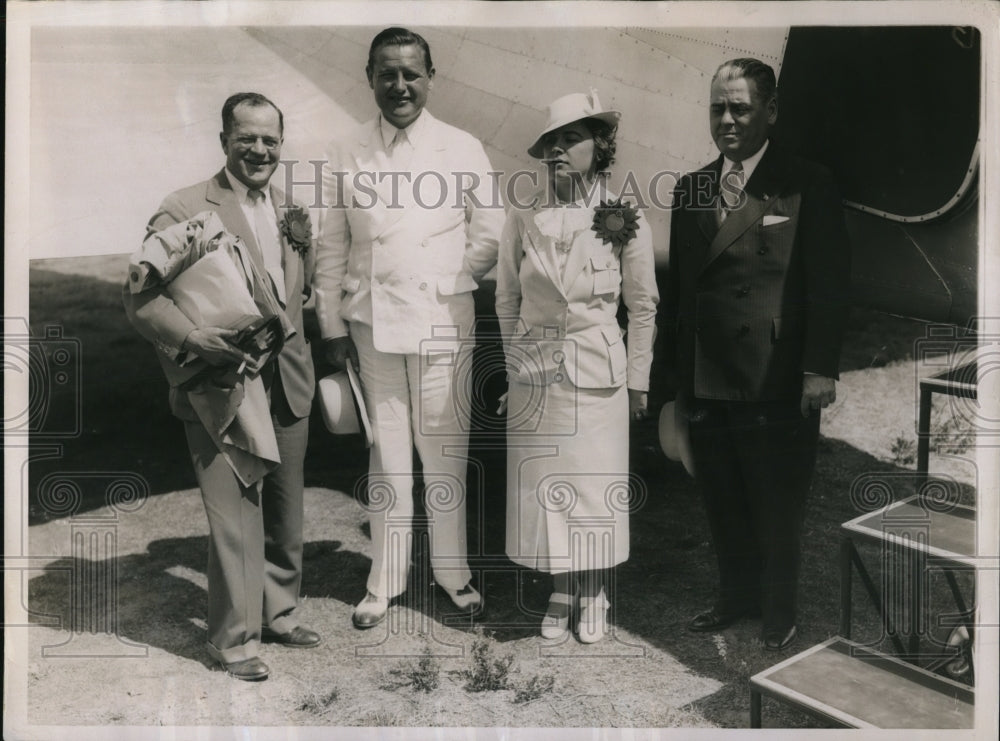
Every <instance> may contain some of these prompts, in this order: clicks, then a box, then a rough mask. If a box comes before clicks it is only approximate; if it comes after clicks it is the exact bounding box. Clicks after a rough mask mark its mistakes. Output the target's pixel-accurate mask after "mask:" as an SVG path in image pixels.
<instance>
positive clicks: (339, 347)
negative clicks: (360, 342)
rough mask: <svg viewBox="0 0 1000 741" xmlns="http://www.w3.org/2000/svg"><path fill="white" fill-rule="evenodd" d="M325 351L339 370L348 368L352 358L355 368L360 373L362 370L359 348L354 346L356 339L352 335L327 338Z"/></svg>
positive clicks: (328, 358) (329, 359) (327, 357)
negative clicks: (348, 362) (359, 360)
mask: <svg viewBox="0 0 1000 741" xmlns="http://www.w3.org/2000/svg"><path fill="white" fill-rule="evenodd" d="M323 351H324V354H325V355H326V359H327V360H328V361H330V362H331V363H332V364H333V365H334V367H335V368H337V369H338V370H347V361H348V360H350V361H351V365H352V366H354V370H355V371H357V372H358V373H360V372H361V364H360V363H359V362H358V349H357V348H356V347H354V340H352V339H351V338H350V337H334V338H332V339H329V340H326V343H325V346H324V348H323Z"/></svg>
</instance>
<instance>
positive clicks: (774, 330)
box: [771, 314, 802, 342]
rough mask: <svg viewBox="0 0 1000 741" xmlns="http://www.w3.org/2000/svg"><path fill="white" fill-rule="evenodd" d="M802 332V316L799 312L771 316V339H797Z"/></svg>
mask: <svg viewBox="0 0 1000 741" xmlns="http://www.w3.org/2000/svg"><path fill="white" fill-rule="evenodd" d="M801 334H802V317H800V316H798V315H797V314H783V315H782V316H776V317H772V318H771V339H772V341H774V342H778V341H779V340H788V339H795V338H797V337H799V336H801Z"/></svg>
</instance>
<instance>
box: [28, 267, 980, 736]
mask: <svg viewBox="0 0 1000 741" xmlns="http://www.w3.org/2000/svg"><path fill="white" fill-rule="evenodd" d="M30 288H31V293H30V312H31V314H30V315H31V330H32V336H33V338H34V340H33V341H34V342H36V343H38V342H40V343H45V342H49V343H50V349H49V350H46V351H43V353H42V355H41V356H39V357H41V358H43V362H47V363H49V365H51V359H52V351H51V343H52V342H53V341H54V339H53V338H54V337H55V333H53V332H52V331H51V330H49V329H48V328H50V327H56V328H58V330H59V333H60V334H61V336H60V337H59V338H58V339H59V341H60V342H62V343H63V345H62V346H65V347H67V348H68V349H69V350H70V351H72V352H75V353H78V358H79V362H78V364H76V365H75V366H74V367H78V368H79V377H78V378H79V380H78V383H75V384H72V383H71V384H68V385H63V386H58V385H53V384H52V383H36V385H35V386H34V387H33V388H32V392H33V397H37V398H38V399H42V400H44V402H45V404H44V406H45V409H46V415H47V416H45V418H44V419H43V420H42V423H41V424H40V426H39V428H38V429H40V434H37V435H35V436H34V437H33V438H32V440H31V452H32V455H33V456H35V458H34V459H33V460H32V462H31V465H30V468H29V472H28V486H27V492H26V497H25V498H26V500H27V508H28V512H27V515H28V522H29V523H30V524H38V523H43V522H46V521H50V520H55V519H60V518H66V517H67V516H69V515H75V514H80V513H84V512H89V511H92V510H95V509H97V508H100V507H103V506H105V505H107V504H108V503H109V496H111V492H110V491H109V484H108V482H109V480H111V478H114V476H119V478H120V476H121V474H123V473H125V474H131V475H133V476H134V477H136V478H137V479H139V480H141V481H142V482H144V485H145V486H146V487H147V488H148V494H149V495H151V496H156V495H159V494H163V493H167V492H174V491H178V490H182V489H191V488H194V487H195V486H196V484H195V481H194V476H193V474H192V472H191V469H190V464H189V462H188V460H187V455H186V447H185V443H184V439H183V431H182V428H181V425H180V423H179V422H177V421H176V420H174V419H173V418H172V417H171V416H170V414H169V411H168V409H167V401H166V396H167V387H166V383H165V381H164V380H163V377H162V374H161V372H160V369H159V366H158V364H157V362H156V359H155V357H154V355H153V352H152V349H151V348H150V347H149V345H148V344H147V343H146V342H145V341H144V340H142V339H141V338H140V337H139V336H138V335H137V334H136V333H135V332H134V331H133V330H132V328H131V327H130V326H129V324H128V322H127V320H126V319H125V316H124V312H123V311H122V308H121V301H120V294H119V291H120V289H119V285H118V283H117V282H109V281H103V280H97V279H94V278H88V277H84V276H78V275H65V274H62V273H56V272H52V271H46V270H39V269H33V270H32V271H31V274H30ZM477 309H478V310H479V312H480V315H481V316H483V317H489V316H490V313H489V312H490V301H489V296H488V295H487V293H486V292H484V291H480V292H479V294H478V295H477ZM878 316H879V315H876V316H875V317H874V318H873V321H874V320H875V319H877V318H878ZM911 329H913V330H914V331H916V332H917V333H918V334H917V336H920V335H921V334H922V331H923V330H922V327H917V326H915V327H911ZM482 330H483V331H482V338H481V340H480V343H479V346H478V347H477V353H478V356H477V357H478V361H479V365H478V368H479V371H477V372H479V373H481V374H482V377H481V378H480V379H479V380H478V382H477V388H479V389H481V394H480V395H479V397H478V398H477V399H475V400H474V406H475V412H474V430H475V433H474V435H473V441H472V447H471V455H472V458H473V461H474V465H473V466H472V468H471V469H470V479H469V498H468V502H469V546H470V556H471V559H470V560H471V565H472V567H473V570H474V572H475V574H476V577H475V578H476V579H477V580H478V582H479V584H480V586H481V588H482V590H483V591H484V593H485V594H486V596H487V609H486V611H485V613H484V614H482V615H481V616H479V618H478V620H477V623H478V624H479V625H481V626H482V627H483V628H484V629H486V630H487V631H489V632H492V634H493V636H494V638H495V639H496V640H498V641H501V642H504V641H512V640H518V639H521V638H526V637H529V636H534V635H536V631H537V621H538V618H539V616H540V613H541V612H542V611H543V610H544V607H545V603H546V600H547V596H548V593H549V583H548V579H547V578H546V577H545V576H544V575H540V574H537V573H535V572H531V571H529V570H525V569H522V568H519V567H515V566H514V565H513V564H511V563H510V562H509V561H508V560H507V559H506V558H505V556H504V522H505V492H504V474H503V471H504V450H503V446H502V435H499V436H498V433H499V432H500V430H501V429H502V428H501V427H500V426H499V420H498V419H497V418H496V417H495V416H492V413H491V412H490V410H491V409H494V408H495V406H496V398H497V397H498V396H499V394H500V393H501V392H502V390H503V388H502V387H503V375H502V363H500V362H498V357H499V356H498V352H499V346H498V344H497V341H496V338H495V320H493V321H492V322H491V321H490V320H489V319H485V320H484V322H483V326H482ZM852 331H853V332H854V333H855V336H856V338H860V340H864V341H865V342H868V343H869V344H870V345H878V347H877V348H875V351H876V352H878V353H883V355H884V354H885V353H887V352H889V353H895V352H903V351H904V350H902V349H899V348H906V347H909V346H912V342H911V341H910V340H909V339H906V338H902V339H900V338H896V334H897V333H898V332H899V331H901V330H900V327H899V324H898V320H894V319H887V320H886V326H885V327H883V328H879V327H876V326H872V324H871V322H864V323H863V326H856V327H854V328H853V329H852ZM307 336H310V337H313V338H315V337H316V328H315V321H314V319H311V320H310V324H309V325H308V326H307ZM886 337H888V338H896V339H895V340H894V341H895V345H894V347H896V348H897V349H895V350H886V348H889V344H890V343H887V342H886V341H885V340H884V338H886ZM866 338H867V339H866ZM859 342H860V341H859ZM859 342H853V343H852V342H851V338H849V343H850V344H851V346H852V347H853V348H855V349H854V350H853V351H852V358H853V359H852V360H851V364H852V365H853V366H862V365H863V363H864V362H865V361H864V358H865V357H867V356H868V350H866V349H865V347H863V346H862V344H863V343H861V344H859ZM62 346H60V347H62ZM313 346H314V348H315V347H317V343H314V345H313ZM890 359H894V358H890ZM75 362H76V361H74V363H75ZM49 370H50V371H52V368H49ZM317 372H318V374H322V373H323V372H324V368H323V366H322V365H320V366H319V367H318V369H317ZM46 378H54V375H50V376H48V377H43V378H42V381H45V380H46ZM30 401H31V405H32V406H33V407H35V406H38V404H37V403H36V398H33V399H32V400H30ZM319 420H320V417H319V415H318V414H314V415H313V417H312V422H311V429H310V434H311V439H310V445H309V449H308V453H307V458H306V483H307V486H319V487H324V488H329V489H335V490H337V491H341V492H345V493H347V494H349V495H350V494H352V493H353V492H354V490H355V484H356V482H357V481H358V479H359V478H360V477H361V476H362V475H363V474H364V472H365V470H366V468H367V451H366V450H365V448H364V446H363V444H362V443H361V442H360V440H358V439H357V438H356V437H342V438H335V437H333V436H331V435H330V434H329V433H327V432H326V430H325V429H323V428H322V424H321V422H320V421H319ZM67 431H69V432H71V433H74V434H65V433H66V432H67ZM55 433H59V434H55ZM53 446H58V448H56V447H53ZM631 449H632V470H633V472H634V473H635V474H637V475H638V477H639V478H640V479H641V480H642V481H644V482H645V485H646V489H645V491H643V492H637V493H636V498H635V500H634V502H633V504H634V511H633V515H632V517H631V556H630V559H629V561H628V562H626V563H625V564H623V565H622V566H620V567H619V568H618V569H616V571H615V577H614V578H615V584H614V588H613V607H612V613H611V617H612V622H613V624H614V627H615V631H619V630H621V631H624V632H623V633H621V634H620V635H619V634H618V633H617V632H616V633H615V634H614V635H613V636H612V638H611V639H609V640H608V641H606V642H605V643H604V644H603V645H602V651H605V652H608V651H610V652H612V653H613V652H614V651H616V650H617V649H618V648H621V650H622V651H623V652H625V651H632V652H633V653H634V652H635V649H636V646H635V645H634V638H638V639H639V640H640V641H642V642H643V643H644V644H647V645H648V646H650V647H653V648H656V649H660V650H663V651H665V652H668V653H670V654H672V655H673V656H674V657H676V658H677V659H678V660H679V661H680V662H682V663H683V664H684V665H685V666H687V667H688V668H689V669H690V670H691V671H693V672H695V673H697V674H700V675H703V676H708V677H712V678H715V679H718V680H719V681H720V682H721V683H722V684H723V685H724V686H723V689H721V690H720V691H719V692H717V693H715V694H713V695H712V696H710V697H707V698H703V699H702V700H700V701H698V702H697V703H696V705H695V709H696V710H698V711H700V712H701V713H702V714H703V715H704V716H705V717H706V718H708V719H709V720H711V721H712V722H714V723H717V724H718V725H719V726H724V727H741V726H745V725H746V724H747V719H748V713H749V696H748V688H747V680H748V678H749V677H750V676H751V675H752V674H754V673H756V672H757V671H760V670H762V669H763V668H765V667H767V666H770V665H771V664H773V663H775V661H776V660H777V659H779V658H780V656H775V655H773V654H765V653H764V652H763V651H762V649H761V648H760V646H759V644H758V642H757V639H758V632H759V629H760V626H759V622H755V621H748V622H746V623H741V624H737V625H736V626H733V627H732V628H729V629H727V630H725V631H722V632H721V633H720V634H719V636H712V635H694V634H691V633H689V632H688V631H687V630H686V629H685V625H686V623H687V621H688V620H689V619H690V618H691V617H692V616H693V615H694V614H695V613H697V612H699V611H700V610H702V609H704V608H706V607H708V606H709V605H710V604H711V602H712V599H713V589H714V585H715V563H714V556H713V552H712V549H711V545H710V543H709V534H708V528H707V525H706V523H705V519H704V515H703V512H702V508H701V504H700V502H699V500H698V497H697V494H696V492H695V489H694V485H693V482H692V481H691V479H690V478H689V477H688V476H687V474H686V473H685V472H684V471H683V469H682V468H681V467H680V465H679V464H675V463H672V462H670V461H667V460H666V459H665V458H664V457H663V456H662V454H661V453H660V451H659V448H658V443H657V440H656V430H655V426H654V425H653V424H652V423H651V422H650V423H646V424H644V425H641V426H639V427H637V428H635V429H634V430H633V438H632V444H631ZM46 455H47V456H48V457H45V456H46ZM864 474H875V475H877V476H884V477H885V478H886V479H887V480H890V481H891V482H892V487H893V491H892V496H893V498H896V499H899V498H902V497H904V496H907V495H908V494H909V493H911V492H912V491H913V485H914V477H913V475H912V472H911V471H908V470H905V469H900V468H898V467H895V466H893V465H890V464H886V463H884V462H881V461H878V460H876V459H875V458H872V457H871V456H869V455H867V454H866V453H863V452H861V451H859V450H857V449H855V448H853V447H851V446H850V445H847V444H845V443H843V442H840V441H836V440H830V439H821V443H820V448H819V452H818V462H817V470H816V475H815V477H814V486H813V491H812V494H811V500H810V502H809V506H808V512H807V519H806V535H805V539H806V548H805V552H804V560H803V567H802V569H803V570H802V586H801V594H800V635H799V638H798V642H797V644H796V647H797V648H799V649H801V648H805V647H807V646H809V645H812V644H814V643H817V642H819V641H822V640H824V639H826V638H827V637H829V636H832V635H835V634H836V633H837V632H838V629H839V588H838V584H839V571H838V566H837V554H838V552H839V526H840V524H841V523H842V522H844V521H846V520H848V519H851V518H852V517H856V516H857V515H858V514H861V512H862V509H861V507H862V506H863V504H864V503H863V502H861V501H860V500H858V498H857V497H852V495H851V492H852V490H853V488H854V486H853V485H854V483H855V482H856V481H857V480H858V478H859V476H862V475H864ZM53 477H62V478H65V479H67V480H72V481H75V483H76V489H77V494H76V495H74V496H73V497H70V498H69V499H67V498H65V497H62V498H59V497H55V498H54V497H53V493H52V492H51V491H48V490H44V485H45V482H47V481H49V482H51V481H52V480H54V479H53ZM109 477H110V478H109ZM112 488H113V487H112ZM961 498H962V500H963V501H965V502H966V503H971V502H972V500H973V499H974V494H973V492H972V491H971V490H970V489H968V488H963V489H962V490H961ZM336 535H337V534H336V533H331V536H336ZM417 536H418V537H417V541H418V543H421V542H422V537H421V533H420V531H419V529H418V533H417ZM206 553H207V543H206V539H205V538H204V537H201V536H199V537H187V538H174V539H167V540H157V541H153V542H151V543H150V544H149V546H148V549H147V551H146V552H145V553H143V554H139V555H130V556H126V557H123V558H120V559H115V562H114V563H101V562H91V561H80V562H76V561H73V560H72V559H63V560H59V561H56V562H55V563H53V564H51V565H50V566H49V568H48V569H47V570H46V572H45V573H44V574H43V575H41V576H39V577H37V578H34V579H32V580H31V582H30V585H29V600H30V606H31V610H32V612H33V613H35V614H36V615H44V616H59V619H60V620H64V621H66V622H64V623H62V624H73V623H72V620H84V617H81V616H79V615H77V616H76V617H73V616H72V615H71V614H70V612H69V611H70V610H71V609H76V608H73V607H72V604H73V602H72V600H71V599H68V590H69V585H68V582H67V580H68V578H69V577H68V576H67V575H68V574H70V573H85V572H88V571H92V570H94V569H97V570H99V571H100V570H103V571H104V572H106V573H110V574H114V575H115V577H116V578H117V583H118V587H117V588H118V592H117V599H118V605H119V608H120V610H119V612H118V613H117V618H116V619H117V621H118V622H117V631H118V633H119V635H120V636H122V637H123V639H125V640H127V641H132V642H135V643H140V644H148V645H152V646H158V647H160V648H162V649H164V650H166V651H168V652H171V653H174V654H176V655H178V656H180V657H183V658H186V659H192V660H196V661H201V662H203V663H204V662H207V657H206V655H205V654H204V649H203V643H204V631H203V629H202V628H201V627H199V626H200V625H202V624H203V620H204V615H205V592H204V589H203V588H202V587H201V586H199V585H198V579H194V580H192V579H190V578H184V577H183V576H177V575H176V574H178V573H181V574H184V573H190V574H196V575H199V577H198V578H199V579H203V578H204V577H203V574H204V567H205V557H206ZM305 559H306V562H305V574H304V583H303V589H302V593H303V596H304V597H306V598H316V599H321V600H335V601H337V602H340V603H343V604H344V605H347V606H349V605H351V604H353V603H354V602H355V601H357V599H359V598H360V597H361V596H362V595H363V594H364V581H365V577H366V575H367V571H368V567H369V565H370V562H369V560H368V558H367V557H365V556H363V555H361V554H359V553H356V552H353V551H347V550H344V549H342V548H341V543H340V542H339V541H337V540H333V539H330V540H317V541H312V542H309V543H307V545H306V553H305ZM414 559H415V562H416V567H415V568H414V569H413V573H412V579H411V592H412V595H411V597H410V598H408V601H407V602H406V604H407V605H408V606H410V607H413V608H414V609H417V610H419V611H422V612H424V613H426V614H428V615H434V617H435V619H444V620H445V621H446V622H448V623H449V624H454V625H456V626H459V625H461V624H460V623H457V622H456V623H453V622H452V621H451V620H450V619H449V618H448V617H447V616H444V617H443V618H442V616H441V615H440V613H437V612H435V609H436V608H435V605H434V604H433V603H435V602H436V603H437V604H440V602H439V601H438V600H439V598H440V595H436V597H431V595H433V593H432V592H430V591H429V590H427V589H426V588H422V587H423V586H424V585H426V584H428V582H429V579H430V575H429V569H428V566H427V558H426V548H425V547H418V548H417V549H416V550H415V555H414ZM856 599H858V600H863V597H862V596H861V595H856ZM133 605H134V607H133ZM151 615H155V616H156V618H155V619H151V618H150V616H151ZM87 619H90V620H92V621H97V622H94V623H93V624H94V625H107V620H109V619H110V617H109V616H108V615H107V614H102V613H100V612H98V613H96V614H95V615H92V616H90V618H87ZM856 619H857V621H858V624H859V625H860V626H861V628H860V630H861V634H862V635H864V636H866V637H868V639H869V640H870V641H872V642H878V641H879V640H880V634H879V633H880V627H879V620H878V616H877V615H876V614H875V613H874V611H872V610H867V611H865V610H862V609H858V610H856ZM100 621H104V622H100ZM84 627H85V628H86V627H87V626H86V624H84ZM466 627H469V626H468V624H466ZM632 637H634V638H632ZM639 648H641V646H640V647H639ZM766 712H767V713H768V715H769V718H770V724H772V725H777V726H809V725H813V724H812V722H811V721H809V720H808V719H805V718H804V717H803V716H800V715H797V714H795V713H793V712H792V711H787V710H785V709H783V708H777V707H774V708H771V707H768V708H767V710H766Z"/></svg>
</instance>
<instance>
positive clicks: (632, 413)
mask: <svg viewBox="0 0 1000 741" xmlns="http://www.w3.org/2000/svg"><path fill="white" fill-rule="evenodd" d="M648 414H649V394H648V393H646V392H645V391H636V390H635V389H629V390H628V416H629V418H630V419H633V420H640V419H645V418H646V416H647V415H648Z"/></svg>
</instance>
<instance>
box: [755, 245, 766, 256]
mask: <svg viewBox="0 0 1000 741" xmlns="http://www.w3.org/2000/svg"><path fill="white" fill-rule="evenodd" d="M757 254H758V255H766V254H767V247H761V248H760V249H759V250H757Z"/></svg>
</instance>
